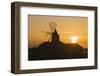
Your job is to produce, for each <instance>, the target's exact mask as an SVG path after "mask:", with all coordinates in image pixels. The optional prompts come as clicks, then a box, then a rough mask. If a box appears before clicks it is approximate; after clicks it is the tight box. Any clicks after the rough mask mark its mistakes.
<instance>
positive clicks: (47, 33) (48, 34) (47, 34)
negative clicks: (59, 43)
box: [41, 31, 52, 36]
mask: <svg viewBox="0 0 100 76" xmlns="http://www.w3.org/2000/svg"><path fill="white" fill-rule="evenodd" d="M41 32H43V33H45V36H50V35H51V34H52V33H51V32H48V31H41Z"/></svg>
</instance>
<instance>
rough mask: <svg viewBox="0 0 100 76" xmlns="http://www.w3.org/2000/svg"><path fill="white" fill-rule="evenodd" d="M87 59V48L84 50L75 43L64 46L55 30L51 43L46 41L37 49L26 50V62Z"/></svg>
mask: <svg viewBox="0 0 100 76" xmlns="http://www.w3.org/2000/svg"><path fill="white" fill-rule="evenodd" d="M87 57H88V49H87V48H85V49H84V48H83V47H82V46H80V45H78V44H77V43H70V44H65V43H63V42H61V41H60V39H59V35H58V33H57V31H56V29H55V31H54V32H53V33H52V38H51V42H50V41H46V42H43V43H42V44H40V45H39V46H38V47H34V48H29V49H28V60H51V59H76V58H87Z"/></svg>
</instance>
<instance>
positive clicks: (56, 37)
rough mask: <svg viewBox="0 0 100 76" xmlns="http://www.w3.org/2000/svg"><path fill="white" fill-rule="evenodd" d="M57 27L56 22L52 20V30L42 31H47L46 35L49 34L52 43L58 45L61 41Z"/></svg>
mask: <svg viewBox="0 0 100 76" xmlns="http://www.w3.org/2000/svg"><path fill="white" fill-rule="evenodd" d="M56 27H57V24H56V22H54V21H51V22H49V28H50V31H46V32H45V31H42V32H45V33H46V36H49V39H48V41H50V42H51V43H52V45H56V44H58V43H59V41H60V39H59V35H58V32H57V30H56Z"/></svg>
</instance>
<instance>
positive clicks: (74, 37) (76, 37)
mask: <svg viewBox="0 0 100 76" xmlns="http://www.w3.org/2000/svg"><path fill="white" fill-rule="evenodd" d="M70 39H71V42H72V43H76V42H77V40H78V36H72V37H71V38H70Z"/></svg>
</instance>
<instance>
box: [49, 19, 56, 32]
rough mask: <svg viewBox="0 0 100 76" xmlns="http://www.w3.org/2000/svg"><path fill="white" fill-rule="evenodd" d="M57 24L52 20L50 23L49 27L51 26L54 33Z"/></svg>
mask: <svg viewBox="0 0 100 76" xmlns="http://www.w3.org/2000/svg"><path fill="white" fill-rule="evenodd" d="M56 26H57V24H56V22H54V21H52V22H50V23H49V27H50V30H51V32H52V33H53V32H54V30H55V29H56Z"/></svg>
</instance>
